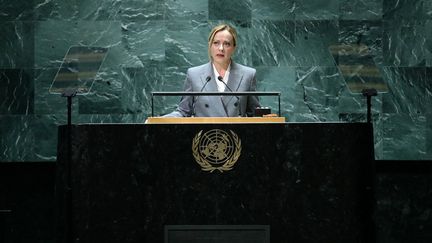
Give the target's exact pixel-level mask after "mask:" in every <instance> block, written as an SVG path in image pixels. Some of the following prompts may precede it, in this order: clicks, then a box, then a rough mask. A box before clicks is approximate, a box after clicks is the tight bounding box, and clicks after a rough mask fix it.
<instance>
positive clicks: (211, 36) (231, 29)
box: [208, 24, 237, 60]
mask: <svg viewBox="0 0 432 243" xmlns="http://www.w3.org/2000/svg"><path fill="white" fill-rule="evenodd" d="M223 30H227V31H228V32H229V33H230V34H231V36H232V37H233V46H234V47H236V46H237V31H236V30H235V29H234V27H232V26H230V25H228V24H220V25H217V26H215V27H214V28H213V29H212V31H211V32H210V34H209V37H208V55H209V58H210V60H212V58H211V54H210V48H211V46H212V43H213V39H214V37H215V35H216V34H217V33H218V32H219V31H223Z"/></svg>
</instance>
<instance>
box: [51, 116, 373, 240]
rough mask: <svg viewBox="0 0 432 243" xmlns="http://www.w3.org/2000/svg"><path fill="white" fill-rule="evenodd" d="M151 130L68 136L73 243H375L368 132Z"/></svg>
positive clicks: (241, 124)
mask: <svg viewBox="0 0 432 243" xmlns="http://www.w3.org/2000/svg"><path fill="white" fill-rule="evenodd" d="M157 120H158V119H149V120H148V122H147V124H81V125H73V126H72V129H71V137H72V148H73V150H72V167H71V168H72V169H71V178H72V199H73V203H72V205H73V208H72V209H73V219H72V220H71V222H72V236H73V240H72V242H106V243H108V242H152V243H162V242H170V243H174V242H175V243H180V242H231V243H240V242H248V243H250V242H272V243H278V242H280V243H282V242H284V243H285V242H314V243H315V242H374V241H375V240H374V224H373V219H372V214H373V208H374V203H373V202H374V200H373V178H374V167H373V161H374V154H373V137H372V126H371V124H367V123H284V122H280V121H281V120H277V119H276V120H275V121H274V122H264V123H260V122H257V121H255V122H250V121H252V120H249V122H248V121H247V120H243V121H237V122H234V120H235V119H234V120H231V121H230V122H229V121H228V122H227V120H225V122H222V121H221V119H219V118H216V120H219V121H221V122H222V123H201V122H199V119H197V118H195V119H192V118H190V119H189V120H188V119H186V120H174V121H175V123H166V122H165V123H164V121H163V119H162V121H161V120H159V122H157ZM222 120H223V119H222ZM165 121H166V120H165ZM181 121H183V122H181ZM186 121H189V122H186ZM258 121H260V120H258ZM261 121H262V120H261ZM171 122H173V120H171ZM67 131H68V130H67V126H60V127H59V139H58V141H59V144H58V182H57V188H58V189H61V188H63V187H62V184H63V183H64V178H65V175H64V164H65V161H66V159H67V158H66V154H67V153H66V151H67V146H66V145H67V143H66V138H67V135H68V134H67ZM230 139H231V140H230ZM230 156H231V157H230ZM234 160H235V161H234ZM208 164H209V165H210V167H209V166H208ZM58 193H59V194H58V198H59V205H62V203H64V202H62V200H61V199H62V198H63V197H62V192H61V191H58ZM59 222H60V224H59V225H60V230H61V229H62V224H61V222H62V217H61V215H60V217H59ZM63 226H64V225H63ZM60 234H61V232H60ZM230 237H231V238H230Z"/></svg>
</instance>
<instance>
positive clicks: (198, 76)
mask: <svg viewBox="0 0 432 243" xmlns="http://www.w3.org/2000/svg"><path fill="white" fill-rule="evenodd" d="M236 47H237V32H236V31H235V29H234V28H233V27H231V26H229V25H226V24H222V25H218V26H216V27H214V28H213V30H212V31H211V32H210V35H209V38H208V53H209V58H210V62H208V63H206V64H203V65H200V66H197V67H192V68H189V69H188V71H187V75H186V81H185V85H184V90H185V91H187V92H194V91H195V92H196V91H197V92H202V91H204V92H217V91H219V92H242V91H255V90H256V79H255V73H256V70H255V69H253V68H250V67H246V66H243V65H240V64H238V63H235V62H233V60H232V58H231V57H232V55H233V54H234V52H235V50H236ZM258 106H260V104H259V101H258V97H256V96H195V97H194V96H184V97H182V99H181V101H180V103H179V105H178V108H177V109H176V111H174V112H172V113H170V114H168V115H166V116H175V117H188V116H199V117H233V116H246V115H249V116H250V115H252V114H253V112H254V109H255V107H258Z"/></svg>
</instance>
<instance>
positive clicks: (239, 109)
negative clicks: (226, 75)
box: [218, 76, 242, 116]
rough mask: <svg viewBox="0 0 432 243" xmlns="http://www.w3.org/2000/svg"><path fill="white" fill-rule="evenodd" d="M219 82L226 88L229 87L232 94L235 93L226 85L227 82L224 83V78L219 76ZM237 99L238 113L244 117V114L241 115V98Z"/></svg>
mask: <svg viewBox="0 0 432 243" xmlns="http://www.w3.org/2000/svg"><path fill="white" fill-rule="evenodd" d="M218 80H219V81H221V82H222V83H223V84H224V85H225V87H227V88H228V90H229V91H231V93H232V92H234V91H232V89H231V88H230V87H229V86H228V85H227V84H226V83H225V81H223V78H222V76H219V77H218ZM235 97H236V98H237V104H238V112H239V116H242V113H241V105H240V98H239V97H238V96H235Z"/></svg>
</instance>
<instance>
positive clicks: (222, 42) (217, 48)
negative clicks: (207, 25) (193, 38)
mask: <svg viewBox="0 0 432 243" xmlns="http://www.w3.org/2000/svg"><path fill="white" fill-rule="evenodd" d="M234 51H235V46H234V43H233V37H232V35H231V33H230V32H229V31H228V30H221V31H219V32H217V33H216V34H215V36H214V38H213V41H212V43H211V44H210V55H211V57H212V60H213V62H214V63H215V64H219V65H223V66H228V64H229V63H230V61H231V56H232V54H233V53H234Z"/></svg>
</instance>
